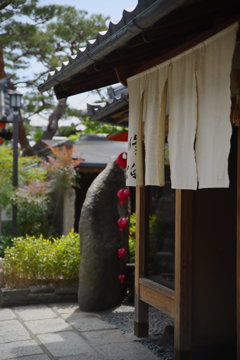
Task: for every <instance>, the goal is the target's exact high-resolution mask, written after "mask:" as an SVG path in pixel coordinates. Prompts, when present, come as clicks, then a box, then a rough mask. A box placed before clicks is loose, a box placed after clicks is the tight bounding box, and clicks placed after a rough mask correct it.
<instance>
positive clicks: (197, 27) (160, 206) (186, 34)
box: [39, 0, 240, 360]
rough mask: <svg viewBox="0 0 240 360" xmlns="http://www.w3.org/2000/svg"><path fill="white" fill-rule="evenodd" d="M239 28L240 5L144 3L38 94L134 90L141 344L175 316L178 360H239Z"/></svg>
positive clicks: (131, 166) (130, 175) (130, 181)
mask: <svg viewBox="0 0 240 360" xmlns="http://www.w3.org/2000/svg"><path fill="white" fill-rule="evenodd" d="M239 20H240V3H239V1H234V0H229V1H225V0H223V1H206V0H139V1H138V5H137V6H136V8H135V9H134V10H133V11H131V12H127V11H124V12H123V15H122V18H121V20H120V21H119V22H118V23H117V24H113V23H110V24H109V27H108V30H107V31H106V32H105V33H99V34H97V36H96V40H95V41H91V42H89V43H88V44H87V46H86V48H85V49H80V50H79V51H78V53H77V56H76V57H74V58H69V61H68V62H67V63H66V64H63V65H62V67H61V68H60V69H57V70H56V71H54V72H53V73H52V74H50V75H49V77H48V79H47V80H46V81H45V83H43V84H42V85H41V86H40V87H39V89H40V90H41V91H45V90H48V89H50V88H51V87H53V88H54V91H55V94H56V96H57V98H63V97H66V96H71V95H74V94H77V93H80V92H84V91H88V90H92V89H94V88H98V87H103V86H109V85H111V84H114V83H118V82H121V83H122V84H124V85H128V91H129V139H128V140H129V152H128V169H127V185H128V186H134V187H136V212H137V240H136V241H137V242H136V265H135V267H136V270H135V334H136V335H137V336H144V335H146V334H147V332H148V306H149V305H151V306H154V307H156V308H158V309H160V310H161V311H164V312H166V313H168V314H170V315H171V316H172V317H173V318H174V348H175V359H212V358H218V359H224V360H225V359H236V358H237V359H240V157H239V152H240V132H239V125H240V100H239V95H240V46H239ZM166 263H167V264H168V266H165V264H166Z"/></svg>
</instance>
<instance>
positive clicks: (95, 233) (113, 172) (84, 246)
mask: <svg viewBox="0 0 240 360" xmlns="http://www.w3.org/2000/svg"><path fill="white" fill-rule="evenodd" d="M123 187H125V173H124V170H123V169H122V168H121V167H120V166H119V165H118V164H117V163H116V162H115V161H112V162H110V163H109V164H108V166H107V167H106V168H105V169H104V170H103V171H102V172H101V173H100V174H99V175H98V176H97V178H96V179H95V180H94V181H93V183H92V185H91V186H90V188H89V189H88V192H87V195H86V199H85V202H84V204H83V207H82V211H81V217H80V228H79V229H80V231H79V232H80V239H81V263H80V272H79V291H78V301H79V306H80V309H81V310H84V311H99V310H103V309H107V308H110V307H112V306H115V305H117V304H119V303H120V302H121V301H122V299H123V296H124V291H125V284H120V282H119V280H118V275H119V273H122V271H123V269H122V268H124V266H123V264H122V262H123V260H122V259H119V258H118V255H117V249H118V248H119V247H125V246H127V245H126V244H127V241H128V239H127V237H128V234H127V233H128V232H127V229H125V231H123V232H121V231H119V227H118V225H117V221H118V219H119V217H120V216H123V213H124V212H125V215H127V203H126V202H125V206H119V200H118V198H117V191H118V190H119V189H121V188H123Z"/></svg>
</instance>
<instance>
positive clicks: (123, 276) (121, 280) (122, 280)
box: [118, 275, 125, 284]
mask: <svg viewBox="0 0 240 360" xmlns="http://www.w3.org/2000/svg"><path fill="white" fill-rule="evenodd" d="M118 280H119V281H120V283H121V284H122V283H123V282H124V280H125V275H118Z"/></svg>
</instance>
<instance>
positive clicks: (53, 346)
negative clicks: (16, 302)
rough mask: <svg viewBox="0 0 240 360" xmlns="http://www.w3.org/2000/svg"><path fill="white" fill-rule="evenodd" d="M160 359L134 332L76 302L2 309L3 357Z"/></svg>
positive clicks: (0, 357) (0, 348)
mask: <svg viewBox="0 0 240 360" xmlns="http://www.w3.org/2000/svg"><path fill="white" fill-rule="evenodd" d="M7 359H19V360H20V359H21V360H53V359H61V360H77V359H79V360H157V359H158V358H157V357H156V356H154V355H153V354H152V353H151V352H150V351H149V350H148V349H147V348H146V347H144V346H143V345H142V344H140V343H139V341H138V338H136V337H134V336H133V335H129V334H124V333H122V332H121V331H120V330H119V329H117V328H116V327H114V326H113V325H110V324H108V323H107V322H104V321H103V320H102V319H101V317H100V316H99V315H98V314H93V313H86V312H82V311H80V310H79V309H78V306H77V305H76V304H51V305H37V306H36V305H35V306H22V307H15V308H11V309H10V308H3V309H0V360H7Z"/></svg>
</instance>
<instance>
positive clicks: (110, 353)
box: [98, 342, 157, 360]
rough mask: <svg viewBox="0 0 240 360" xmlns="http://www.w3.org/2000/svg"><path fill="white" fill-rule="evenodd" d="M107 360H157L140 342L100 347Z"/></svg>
mask: <svg viewBox="0 0 240 360" xmlns="http://www.w3.org/2000/svg"><path fill="white" fill-rule="evenodd" d="M98 350H99V351H100V352H102V354H103V355H104V358H105V360H157V357H156V356H155V355H153V354H152V353H151V352H150V351H149V350H148V349H146V348H145V347H144V346H143V345H142V344H140V343H139V342H135V343H121V344H119V343H118V344H116V343H115V344H107V345H102V346H99V347H98Z"/></svg>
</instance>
